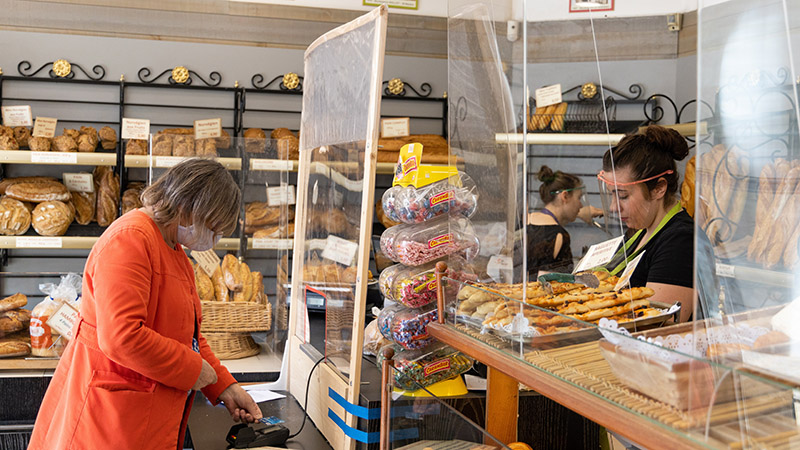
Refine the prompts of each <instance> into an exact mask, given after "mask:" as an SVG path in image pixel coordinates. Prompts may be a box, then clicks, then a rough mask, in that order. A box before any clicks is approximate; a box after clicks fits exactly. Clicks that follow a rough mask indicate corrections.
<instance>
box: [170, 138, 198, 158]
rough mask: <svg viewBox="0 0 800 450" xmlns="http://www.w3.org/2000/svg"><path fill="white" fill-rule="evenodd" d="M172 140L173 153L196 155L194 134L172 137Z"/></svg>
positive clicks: (176, 154)
mask: <svg viewBox="0 0 800 450" xmlns="http://www.w3.org/2000/svg"><path fill="white" fill-rule="evenodd" d="M172 142H173V145H172V154H173V155H174V156H195V151H194V137H193V136H189V135H181V136H175V137H173V138H172Z"/></svg>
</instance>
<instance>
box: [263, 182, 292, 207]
mask: <svg viewBox="0 0 800 450" xmlns="http://www.w3.org/2000/svg"><path fill="white" fill-rule="evenodd" d="M267 203H269V206H278V205H294V203H295V195H294V186H293V185H291V184H290V185H281V186H275V187H268V188H267Z"/></svg>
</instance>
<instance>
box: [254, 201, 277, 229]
mask: <svg viewBox="0 0 800 450" xmlns="http://www.w3.org/2000/svg"><path fill="white" fill-rule="evenodd" d="M280 218H281V207H280V206H269V205H268V204H267V203H266V202H252V203H248V204H247V205H246V206H245V232H246V233H248V234H250V233H254V232H255V231H256V230H257V229H260V228H264V226H266V225H271V224H275V223H277V222H278V221H279V220H280ZM248 230H249V231H248Z"/></svg>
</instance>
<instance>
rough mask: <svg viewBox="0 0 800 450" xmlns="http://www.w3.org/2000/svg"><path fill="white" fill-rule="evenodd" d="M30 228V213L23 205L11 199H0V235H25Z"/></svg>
mask: <svg viewBox="0 0 800 450" xmlns="http://www.w3.org/2000/svg"><path fill="white" fill-rule="evenodd" d="M30 226H31V213H30V211H28V209H27V208H26V207H25V205H24V204H23V203H22V202H21V201H19V200H14V199H13V198H8V197H3V198H2V199H0V233H1V234H4V235H6V236H19V235H21V234H25V232H27V231H28V228H30Z"/></svg>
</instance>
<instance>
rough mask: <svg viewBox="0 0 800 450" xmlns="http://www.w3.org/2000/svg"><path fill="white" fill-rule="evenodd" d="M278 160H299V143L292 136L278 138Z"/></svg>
mask: <svg viewBox="0 0 800 450" xmlns="http://www.w3.org/2000/svg"><path fill="white" fill-rule="evenodd" d="M276 145H277V146H278V159H293V160H298V159H300V141H299V140H298V139H297V138H296V137H294V136H293V135H289V136H283V137H280V138H278V140H277V142H276Z"/></svg>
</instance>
